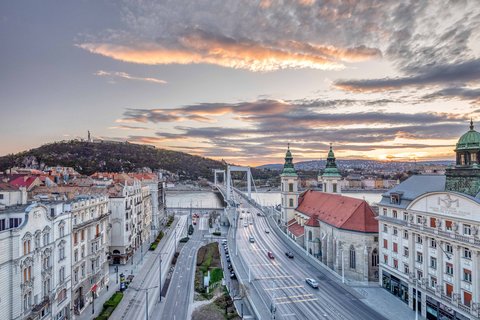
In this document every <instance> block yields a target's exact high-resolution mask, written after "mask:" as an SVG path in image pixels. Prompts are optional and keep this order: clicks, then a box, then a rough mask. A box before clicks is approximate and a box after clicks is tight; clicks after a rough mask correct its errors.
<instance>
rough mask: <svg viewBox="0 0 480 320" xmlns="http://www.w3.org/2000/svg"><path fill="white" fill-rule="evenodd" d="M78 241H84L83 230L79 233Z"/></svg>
mask: <svg viewBox="0 0 480 320" xmlns="http://www.w3.org/2000/svg"><path fill="white" fill-rule="evenodd" d="M80 235H81V236H80V240H81V241H85V229H83V230H82V231H81V232H80Z"/></svg>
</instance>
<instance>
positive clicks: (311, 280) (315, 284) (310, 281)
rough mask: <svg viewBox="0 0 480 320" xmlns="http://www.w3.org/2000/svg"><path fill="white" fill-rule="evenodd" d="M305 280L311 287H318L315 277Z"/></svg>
mask: <svg viewBox="0 0 480 320" xmlns="http://www.w3.org/2000/svg"><path fill="white" fill-rule="evenodd" d="M305 282H306V283H307V284H308V285H309V286H310V287H312V288H314V289H318V282H317V280H315V279H312V278H306V279H305Z"/></svg>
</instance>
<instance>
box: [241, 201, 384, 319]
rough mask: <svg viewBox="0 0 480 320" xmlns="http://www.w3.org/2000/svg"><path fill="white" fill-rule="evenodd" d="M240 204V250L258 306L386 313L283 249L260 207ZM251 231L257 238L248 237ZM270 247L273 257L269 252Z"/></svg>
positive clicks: (280, 311)
mask: <svg viewBox="0 0 480 320" xmlns="http://www.w3.org/2000/svg"><path fill="white" fill-rule="evenodd" d="M239 210H240V212H241V210H245V213H243V214H242V213H241V214H240V217H242V218H243V219H240V220H239V223H238V229H237V242H238V251H239V256H240V257H241V259H243V263H244V266H245V267H246V268H247V270H248V268H250V276H251V280H252V281H251V283H250V285H251V286H253V287H254V288H255V289H256V290H257V291H258V293H259V295H260V297H261V300H262V301H254V303H255V305H256V306H257V308H259V307H260V308H267V310H275V311H274V312H273V313H272V318H273V315H274V316H275V319H355V320H360V319H365V320H372V319H386V318H385V317H383V316H382V315H380V314H379V313H377V312H376V311H374V310H372V309H371V308H369V307H368V306H367V305H365V304H364V303H362V302H361V301H360V300H359V299H358V298H356V297H355V296H354V295H352V294H351V293H349V292H348V291H347V290H346V289H344V288H343V287H342V286H341V285H339V284H338V283H337V282H335V281H333V280H331V279H330V278H329V277H327V276H326V275H325V274H323V273H321V272H319V271H318V270H317V269H315V268H314V267H313V266H311V265H310V264H309V263H308V262H306V261H305V260H304V259H303V258H302V257H300V256H297V255H295V257H294V259H289V258H288V257H287V256H286V255H285V252H287V251H289V249H288V247H287V246H286V244H284V242H283V241H282V239H280V238H278V237H277V236H276V234H275V233H273V231H271V230H270V227H269V225H268V223H267V221H266V217H259V216H257V215H256V213H257V212H258V210H257V209H255V208H253V207H251V206H250V205H249V204H248V203H246V201H244V200H243V199H242V204H241V208H239ZM247 211H249V212H250V214H248V213H247ZM245 222H246V224H247V226H244V223H245ZM250 222H251V223H252V224H250ZM265 230H269V231H270V232H269V233H266V232H265ZM250 236H253V237H254V239H255V242H254V243H250V242H249V237H250ZM268 251H271V252H272V253H273V255H274V256H275V258H274V259H270V258H268V256H267V252H268ZM305 278H314V279H316V280H317V281H318V282H319V289H313V288H311V287H310V286H308V285H307V284H306V283H305Z"/></svg>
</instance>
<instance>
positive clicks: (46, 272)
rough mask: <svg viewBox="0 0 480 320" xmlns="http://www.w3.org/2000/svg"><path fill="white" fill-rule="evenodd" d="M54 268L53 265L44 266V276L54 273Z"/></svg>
mask: <svg viewBox="0 0 480 320" xmlns="http://www.w3.org/2000/svg"><path fill="white" fill-rule="evenodd" d="M52 270H53V267H52V266H49V267H46V268H43V270H42V277H45V276H47V275H52Z"/></svg>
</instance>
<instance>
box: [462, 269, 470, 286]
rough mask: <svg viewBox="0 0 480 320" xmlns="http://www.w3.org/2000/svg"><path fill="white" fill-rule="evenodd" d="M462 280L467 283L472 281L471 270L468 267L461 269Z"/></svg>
mask: <svg viewBox="0 0 480 320" xmlns="http://www.w3.org/2000/svg"><path fill="white" fill-rule="evenodd" d="M463 281H466V282H468V283H471V282H472V271H471V270H468V269H463Z"/></svg>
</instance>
